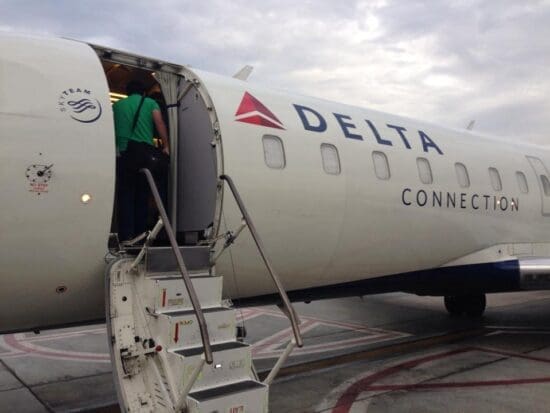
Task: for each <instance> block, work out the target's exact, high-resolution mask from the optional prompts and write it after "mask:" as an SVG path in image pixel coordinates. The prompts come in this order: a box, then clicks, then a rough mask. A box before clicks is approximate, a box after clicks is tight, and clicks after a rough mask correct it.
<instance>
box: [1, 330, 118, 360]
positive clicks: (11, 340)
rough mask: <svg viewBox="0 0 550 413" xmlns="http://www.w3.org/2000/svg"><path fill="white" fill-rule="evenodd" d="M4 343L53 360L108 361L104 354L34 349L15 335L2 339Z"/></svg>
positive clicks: (42, 348) (34, 347)
mask: <svg viewBox="0 0 550 413" xmlns="http://www.w3.org/2000/svg"><path fill="white" fill-rule="evenodd" d="M4 342H5V343H6V344H8V345H9V346H10V347H11V348H13V349H15V350H19V351H22V352H25V353H27V354H30V355H37V356H43V357H49V358H55V359H66V360H77V361H79V360H80V361H107V360H109V359H110V357H109V356H108V355H105V354H93V353H78V352H72V351H62V350H53V349H51V350H50V349H45V348H44V347H36V346H34V345H32V344H25V343H22V342H21V341H19V340H18V339H17V338H16V337H15V335H13V334H10V335H7V336H5V337H4Z"/></svg>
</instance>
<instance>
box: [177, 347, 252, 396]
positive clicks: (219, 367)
mask: <svg viewBox="0 0 550 413" xmlns="http://www.w3.org/2000/svg"><path fill="white" fill-rule="evenodd" d="M212 353H213V356H214V363H212V364H211V365H208V364H205V365H204V366H203V368H202V371H201V373H200V375H199V378H198V379H197V381H196V382H195V385H194V386H193V390H194V391H197V390H204V389H206V388H208V387H217V386H222V385H226V384H231V383H235V382H239V381H243V380H249V379H250V378H251V371H252V353H251V351H250V346H249V345H248V344H243V343H240V342H238V341H230V342H227V343H220V344H215V345H213V346H212ZM202 354H203V348H202V347H195V348H189V349H179V350H170V351H169V352H168V353H167V357H168V359H167V360H168V362H169V364H170V366H171V368H172V371H180V372H183V374H180V375H178V376H176V377H173V380H174V383H176V386H177V387H178V388H184V387H185V385H186V384H187V380H188V379H189V377H190V376H191V374H192V372H193V371H194V370H195V368H196V367H197V366H199V365H200V363H201V356H202Z"/></svg>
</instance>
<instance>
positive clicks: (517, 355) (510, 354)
mask: <svg viewBox="0 0 550 413" xmlns="http://www.w3.org/2000/svg"><path fill="white" fill-rule="evenodd" d="M470 348H471V349H472V350H478V351H483V352H485V353H493V354H499V355H501V356H508V357H515V358H521V359H525V360H531V361H538V362H541V363H550V359H547V358H544V357H536V356H530V355H528V354H523V353H515V352H511V351H504V350H497V349H492V348H488V347H470Z"/></svg>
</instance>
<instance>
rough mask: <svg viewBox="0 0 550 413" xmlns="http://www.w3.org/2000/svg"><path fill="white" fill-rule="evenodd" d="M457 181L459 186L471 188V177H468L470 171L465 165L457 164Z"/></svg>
mask: <svg viewBox="0 0 550 413" xmlns="http://www.w3.org/2000/svg"><path fill="white" fill-rule="evenodd" d="M455 171H456V179H457V180H458V184H459V185H460V186H461V187H462V188H468V187H469V186H470V177H469V176H468V170H467V169H466V166H465V165H464V164H463V163H460V162H457V163H455Z"/></svg>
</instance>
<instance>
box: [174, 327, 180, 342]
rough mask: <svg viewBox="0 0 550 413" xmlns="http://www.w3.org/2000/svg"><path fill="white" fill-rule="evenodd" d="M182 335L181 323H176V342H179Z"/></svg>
mask: <svg viewBox="0 0 550 413" xmlns="http://www.w3.org/2000/svg"><path fill="white" fill-rule="evenodd" d="M179 336H180V323H176V330H175V331H174V343H177V342H178V340H179V338H180V337H179Z"/></svg>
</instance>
